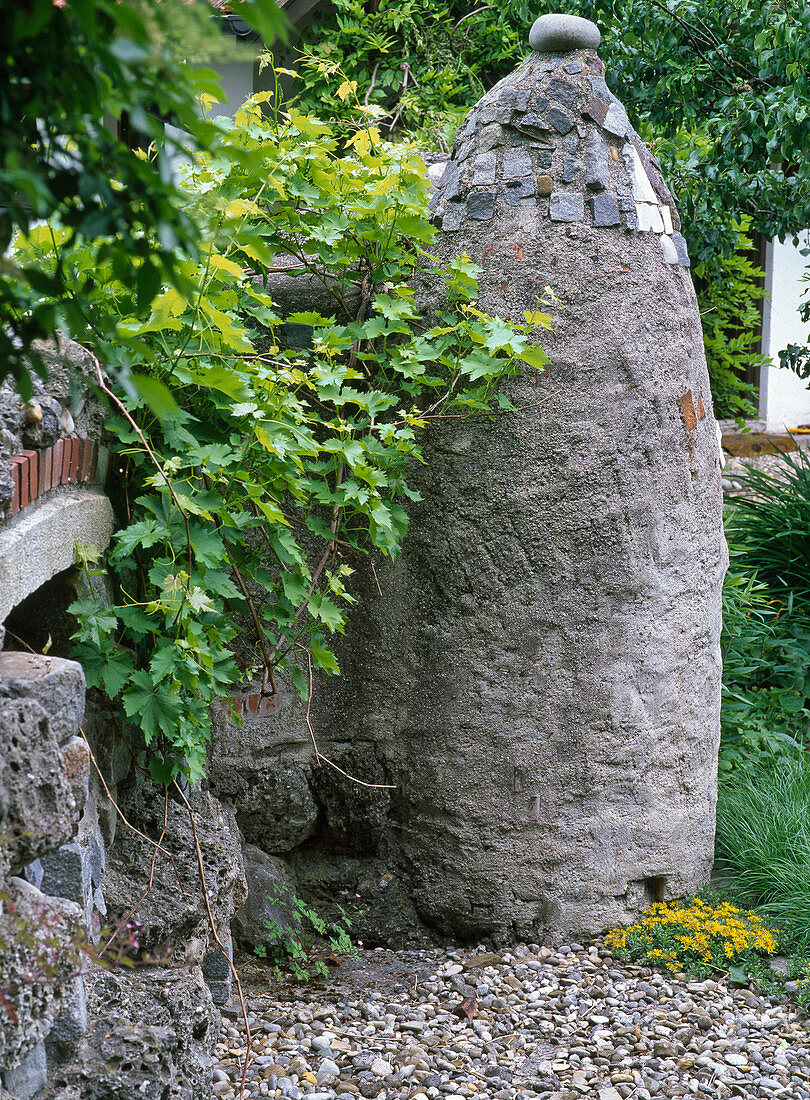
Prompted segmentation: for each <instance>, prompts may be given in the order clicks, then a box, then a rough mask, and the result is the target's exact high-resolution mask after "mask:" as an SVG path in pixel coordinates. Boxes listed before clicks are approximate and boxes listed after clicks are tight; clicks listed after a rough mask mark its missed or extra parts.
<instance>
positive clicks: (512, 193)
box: [503, 176, 535, 206]
mask: <svg viewBox="0 0 810 1100" xmlns="http://www.w3.org/2000/svg"><path fill="white" fill-rule="evenodd" d="M503 197H504V199H505V200H506V202H507V203H508V204H509V205H510V206H532V205H533V203H534V201H535V190H534V178H533V177H532V176H526V177H525V179H522V180H514V181H511V180H510V181H509V183H506V184H504V189H503Z"/></svg>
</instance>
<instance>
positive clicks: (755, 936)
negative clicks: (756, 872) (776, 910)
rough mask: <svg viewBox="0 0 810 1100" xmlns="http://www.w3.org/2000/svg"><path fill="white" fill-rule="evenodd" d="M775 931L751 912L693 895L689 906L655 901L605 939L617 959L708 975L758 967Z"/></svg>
mask: <svg viewBox="0 0 810 1100" xmlns="http://www.w3.org/2000/svg"><path fill="white" fill-rule="evenodd" d="M776 931H778V930H777V929H767V928H765V926H764V925H763V923H762V921H761V920H760V918H759V917H758V916H757V915H756V913H752V912H750V911H748V910H742V909H737V908H736V907H735V906H734V905H731V904H730V903H728V902H723V903H722V904H720V905H709V904H707V903H706V902H704V901H701V899H700V898H695V899H694V901H693V902H691V903H690V904H688V905H687V904H685V903H681V902H658V903H656V904H655V905H654V906H653V907H652V909H648V910H647V911H646V912H645V913H644V914H642V918H641V921H640V922H639V923H638V924H632V925H629V926H628V927H626V928H614V929H613V931H611V932H609V933H608V935H607V936H606V938H605V943H606V944H607V946H608V947H610V948H611V950H612V951H613V952H614V954H615V955H616V957H617V958H619V959H623V960H626V961H629V962H635V963H640V964H641V965H643V966H654V967H660V968H663V969H666V970H669V971H672V973H676V972H677V971H681V970H682V971H686V972H687V973H689V974H694V975H695V976H696V977H698V978H708V977H709V976H710V975H711V974H715V973H717V972H718V971H725V972H732V971H733V972H734V973H735V974H740V973H748V971H749V970H757V969H759V967H760V965H761V964H760V963H759V960H760V959H761V958H762V957H763V956H766V955H773V954H775V952H776V950H777V942H776V937H775V935H774V933H775V932H776Z"/></svg>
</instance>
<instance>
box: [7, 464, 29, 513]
mask: <svg viewBox="0 0 810 1100" xmlns="http://www.w3.org/2000/svg"><path fill="white" fill-rule="evenodd" d="M9 461H10V462H11V465H12V466H13V467H14V468H15V469H16V471H17V482H18V484H19V493H20V495H19V501H20V508H24V507H25V506H26V504H27V503H28V502H29V500H30V499H31V496H30V493H29V489H30V487H31V486H30V482H29V473H28V459H27V458H24V457H23V456H22V455H15V456H14V458H11V459H9Z"/></svg>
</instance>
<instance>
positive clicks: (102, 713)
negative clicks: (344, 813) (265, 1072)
mask: <svg viewBox="0 0 810 1100" xmlns="http://www.w3.org/2000/svg"><path fill="white" fill-rule="evenodd" d="M44 352H45V359H46V362H47V364H48V370H49V377H48V382H47V385H44V384H42V383H39V382H35V396H34V399H33V400H32V401H30V402H28V403H24V402H21V401H20V400H19V398H18V397H17V395H16V394H14V393H13V391H12V390H11V389H10V387H8V386H6V387H4V388H3V389H2V390H0V423H2V425H3V426H2V428H0V650H2V651H0V841H2V843H0V926H1V927H0V936H2V939H3V942H4V943H5V944H6V949H5V950H4V957H3V960H2V963H0V1080H2V1086H4V1088H5V1091H3V1087H2V1086H0V1093H2V1095H4V1096H5V1095H9V1096H11V1097H14V1098H15V1100H30V1098H33V1097H39V1098H43V1100H44V1098H52V1100H78V1098H79V1097H81V1098H89V1097H95V1096H98V1097H99V1098H100V1097H108V1096H113V1095H114V1096H116V1097H117V1098H118V1100H126V1098H127V1097H130V1096H131V1097H133V1098H134V1097H138V1098H139V1100H141V1098H142V1097H144V1096H147V1097H148V1096H154V1097H156V1098H157V1097H160V1098H161V1100H168V1098H172V1100H174V1098H177V1100H181V1098H182V1100H200V1098H203V1097H205V1096H207V1095H210V1092H211V1065H212V1060H213V1051H214V1047H215V1042H216V1038H217V1035H218V1032H219V1015H218V1013H217V1012H216V1009H215V1007H214V1003H213V998H214V997H215V998H216V1000H217V1001H219V1002H220V1003H222V1002H225V1001H227V999H228V997H229V994H230V971H229V969H228V967H227V964H226V963H225V961H224V959H223V957H222V954H221V952H220V951H219V949H218V948H217V947H216V946H215V945H213V944H212V940H211V935H210V929H209V927H208V915H207V911H206V906H205V901H204V898H203V893H202V890H201V888H200V881H199V873H198V867H197V849H196V842H195V839H194V836H193V831H192V828H191V823H190V819H189V816H188V814H187V812H186V809H185V806H184V805H183V804H182V803H181V802H175V801H172V800H167V799H166V798H165V797H164V795H163V794H162V793H161V790H160V789H158V788H156V787H155V786H154V785H153V784H151V783H150V782H145V781H144V779H143V777H142V775H141V773H140V771H139V770H138V768H137V767H136V765H135V756H136V755H137V743H136V742H134V741H133V740H132V731H126V730H121V729H119V728H118V726H117V723H116V722H114V721H113V720H111V717H110V714H109V713H108V711H107V710H106V708H105V707H104V706H103V705H102V703H101V701H100V700H99V699H96V698H95V697H94V695H93V693H91V694H90V695H89V696H86V692H85V684H84V675H83V673H82V670H81V667H80V666H79V665H78V664H76V663H75V662H73V661H71V660H68V659H65V658H66V657H67V655H68V654H69V653H70V649H71V645H72V643H71V640H70V635H71V633H72V632H73V630H74V629H75V623H74V621H73V619H72V618H71V616H70V614H69V613H68V610H67V608H68V607H69V605H70V603H71V602H72V601H73V600H74V599H76V598H79V597H82V598H87V597H91V596H92V597H93V598H95V599H97V600H99V601H100V602H105V601H106V600H107V599H108V598H109V597H108V593H107V591H106V588H105V585H104V583H102V582H101V581H98V582H97V583H94V586H92V587H91V586H89V584H88V581H87V580H86V579H85V576H84V574H83V573H82V572H81V571H80V570H78V569H77V568H76V567H75V566H74V557H75V554H74V544H75V543H76V542H80V543H82V544H85V545H89V546H90V547H92V548H95V549H96V550H97V551H99V552H103V551H104V549H105V548H106V546H107V544H108V542H109V539H110V536H111V533H112V530H113V522H114V520H113V512H112V508H111V505H110V501H109V500H108V498H107V497H106V495H105V493H104V492H103V485H104V481H105V475H106V467H107V451H106V448H105V447H104V440H103V436H102V428H103V422H104V416H105V411H104V409H103V408H102V407H101V405H100V404H98V402H97V401H96V399H95V398H94V396H93V393H92V389H91V387H90V386H89V384H88V382H89V380H90V379H89V377H88V376H89V375H91V373H92V369H93V364H92V363H91V361H90V360H89V357H88V356H87V355H86V353H84V352H83V351H82V350H81V349H80V348H78V347H76V346H75V345H72V344H70V343H69V342H65V343H63V344H60V345H59V346H58V347H50V348H45V349H44ZM4 635H5V649H2V646H3V636H4ZM43 649H47V650H48V654H49V655H48V656H43V655H42V653H41V652H40V651H41V650H43ZM127 734H129V740H130V746H133V745H134V748H135V755H133V752H132V751H131V748H130V746H128V744H127ZM188 797H189V801H190V803H191V806H192V807H193V810H194V814H195V820H196V828H197V833H198V837H199V841H200V844H201V847H202V850H203V853H204V869H205V877H206V885H207V890H208V895H209V901H210V904H211V908H212V912H213V916H214V920H215V923H216V926H217V931H218V933H219V935H220V937H221V939H222V940H223V942H224V943H225V945H226V947H227V949H228V950H229V951H230V922H231V919H232V917H233V914H234V912H235V910H236V908H238V906H239V905H240V904H241V901H242V900H243V898H244V897H245V895H246V884H245V880H244V872H243V867H242V859H241V852H240V842H239V835H238V832H237V829H236V825H235V822H234V819H233V813H232V811H230V810H228V809H227V808H226V807H225V806H223V805H222V804H221V803H220V802H219V801H218V800H217V799H216V798H214V797H213V796H212V795H211V794H210V792H208V791H205V790H202V789H197V790H194V791H193V792H190V793H189V796H188ZM124 819H126V821H125V820H124ZM164 820H165V825H166V830H165V835H164V837H163V841H162V842H161V851H160V852H158V851H156V847H155V843H156V842H157V841H158V840H159V838H160V835H161V832H162V830H163V825H164ZM150 877H151V878H152V880H153V881H152V888H151V890H149V891H147V886H148V884H149V881H150ZM116 929H119V931H118V934H117V937H116V938H115V939H114V940H113V948H112V951H111V952H106V953H105V952H104V951H102V950H101V949H102V948H103V946H104V944H105V943H106V942H107V941H108V940H109V938H110V937H111V936H112V934H113V933H114V932H115V931H116ZM136 943H137V946H135V945H136ZM212 947H213V950H212ZM121 953H123V954H124V955H134V957H135V958H136V959H138V960H139V962H138V965H136V967H135V968H134V969H132V970H129V969H122V968H121V967H120V966H115V965H111V960H112V962H113V963H114V962H115V960H116V959H117V958H119V957H120V954H121ZM204 971H205V972H204Z"/></svg>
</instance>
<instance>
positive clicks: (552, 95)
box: [543, 77, 579, 107]
mask: <svg viewBox="0 0 810 1100" xmlns="http://www.w3.org/2000/svg"><path fill="white" fill-rule="evenodd" d="M543 91H544V92H545V93H546V95H547V96H548V97H549V99H556V101H557V102H558V103H562V105H563V107H573V106H574V102H575V101H576V98H577V96H578V95H579V88H578V87H577V85H576V84H572V83H571V82H570V80H560V79H559V78H557V77H555V78H554V79H553V80H550V81H549V82H548V84H546V86H545V88H544V89H543Z"/></svg>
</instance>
